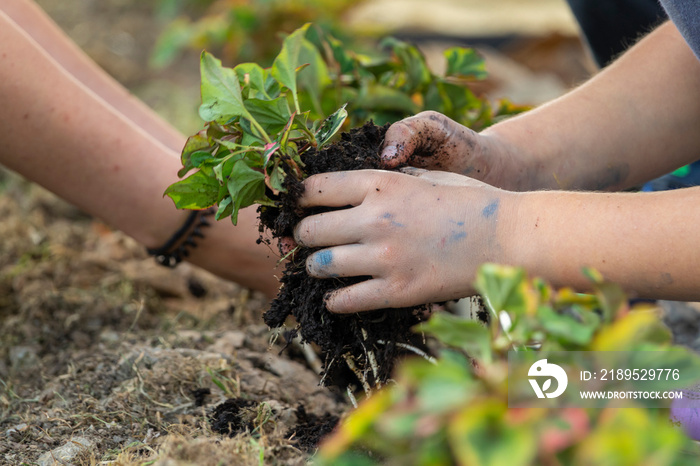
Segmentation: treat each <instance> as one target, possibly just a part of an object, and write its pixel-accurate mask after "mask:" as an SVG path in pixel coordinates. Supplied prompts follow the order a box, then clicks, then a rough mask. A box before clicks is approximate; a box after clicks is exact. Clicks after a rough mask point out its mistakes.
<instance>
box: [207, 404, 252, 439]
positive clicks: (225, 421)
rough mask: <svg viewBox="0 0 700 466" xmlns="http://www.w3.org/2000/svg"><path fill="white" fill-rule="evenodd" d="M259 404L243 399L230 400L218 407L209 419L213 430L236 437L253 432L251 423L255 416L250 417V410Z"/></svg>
mask: <svg viewBox="0 0 700 466" xmlns="http://www.w3.org/2000/svg"><path fill="white" fill-rule="evenodd" d="M257 404H258V403H256V402H255V401H252V400H244V399H242V398H229V399H228V400H226V401H224V402H223V403H221V404H219V405H217V406H216V407H215V408H214V410H213V412H212V414H211V417H210V418H209V423H210V425H211V430H213V431H214V432H216V433H218V434H222V435H229V436H231V437H233V436H234V435H236V434H238V433H241V432H245V431H246V430H248V431H252V430H253V428H254V427H253V423H252V422H251V421H252V419H254V418H255V416H251V415H250V410H251V409H252V408H254V407H255V406H257Z"/></svg>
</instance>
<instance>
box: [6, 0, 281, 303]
mask: <svg viewBox="0 0 700 466" xmlns="http://www.w3.org/2000/svg"><path fill="white" fill-rule="evenodd" d="M0 102H2V103H3V105H2V107H0V127H1V128H2V129H3V131H2V133H0V139H1V142H2V144H1V145H0V163H2V164H3V165H6V166H7V167H8V168H10V169H12V170H14V171H17V172H18V173H20V174H21V175H23V176H25V177H27V178H28V179H30V180H32V181H35V182H37V183H39V184H41V185H42V186H44V187H45V188H47V189H49V190H51V191H53V192H54V193H56V194H58V195H59V196H61V197H63V198H64V199H66V200H67V201H68V202H71V203H73V204H74V205H76V206H78V207H79V208H81V209H83V210H84V211H86V212H88V213H90V214H93V215H95V216H97V217H100V218H101V219H102V220H104V221H105V222H107V223H109V224H110V225H112V226H114V227H116V228H118V229H120V230H122V231H123V232H125V233H126V234H128V235H130V236H132V237H133V238H134V239H136V240H137V241H139V242H140V243H142V244H144V245H145V246H149V247H157V246H160V245H161V244H162V243H163V242H165V240H166V239H167V238H168V237H169V236H170V235H171V234H172V233H173V232H174V231H175V230H177V229H178V227H179V226H180V225H181V224H182V223H183V221H184V219H185V217H186V214H185V213H183V212H179V211H177V210H175V209H174V208H173V205H172V203H171V202H170V200H169V199H165V198H163V191H164V190H165V188H166V187H167V186H168V185H169V184H170V183H172V182H174V181H176V179H177V178H176V173H177V170H178V169H179V168H180V162H179V159H178V157H177V153H176V152H174V151H173V150H172V149H170V148H168V147H166V146H165V145H163V144H162V143H161V142H159V141H158V140H156V139H155V138H153V137H151V136H150V134H148V133H147V132H146V131H144V130H143V129H142V128H140V127H139V125H137V124H136V123H134V122H133V121H132V120H130V119H128V118H126V117H125V116H124V115H123V114H121V113H120V112H118V111H117V110H115V109H114V108H113V107H112V106H110V105H109V104H107V103H106V102H105V101H104V100H102V99H101V98H99V97H98V96H97V95H96V94H95V93H94V92H91V91H89V90H87V89H86V88H85V86H83V85H82V83H81V82H79V81H78V80H76V79H75V78H74V77H73V76H72V75H70V74H69V73H67V72H66V71H65V69H63V68H62V67H61V66H59V65H58V64H57V63H56V62H55V61H54V60H53V59H51V57H49V56H48V55H47V54H46V53H45V52H44V50H43V49H42V48H41V47H39V45H38V44H37V43H36V42H35V41H34V40H32V39H31V37H29V36H28V35H27V34H26V33H24V32H23V31H22V30H21V29H20V28H19V27H18V26H17V25H16V24H15V23H14V22H13V21H12V20H10V19H9V18H8V17H7V16H6V15H5V14H3V13H2V12H0ZM241 214H242V217H241V218H240V219H239V222H240V223H239V226H238V227H236V228H234V227H233V226H232V225H230V223H226V222H218V223H216V224H215V225H214V226H212V227H211V228H210V229H208V230H207V238H206V240H205V241H202V242H201V245H200V247H198V248H197V249H194V250H193V254H192V256H191V257H190V259H189V260H190V262H192V263H194V264H196V265H200V266H202V267H204V268H206V269H208V270H209V271H211V272H214V273H216V274H218V275H221V276H223V277H225V278H228V279H231V280H235V281H237V282H239V283H241V284H243V285H245V286H250V287H253V288H256V289H260V290H263V291H265V292H267V293H269V294H273V293H274V292H275V290H276V280H275V279H274V277H273V275H272V268H273V266H274V261H275V259H274V258H273V257H271V254H270V250H269V249H268V248H267V247H265V246H258V247H256V246H255V240H256V238H257V236H258V233H257V227H256V218H255V217H256V215H255V212H254V211H251V210H250V209H248V210H247V211H246V212H242V213H241Z"/></svg>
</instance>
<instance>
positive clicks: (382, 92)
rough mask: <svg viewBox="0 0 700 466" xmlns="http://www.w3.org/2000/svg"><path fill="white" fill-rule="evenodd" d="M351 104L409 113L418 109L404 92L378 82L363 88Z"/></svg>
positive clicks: (372, 108) (368, 108) (356, 106)
mask: <svg viewBox="0 0 700 466" xmlns="http://www.w3.org/2000/svg"><path fill="white" fill-rule="evenodd" d="M352 104H353V107H354V108H362V109H367V110H395V111H399V112H402V113H407V114H411V115H412V114H414V113H418V112H419V111H420V108H419V107H418V105H416V103H415V102H413V100H411V97H410V96H408V95H407V94H406V93H405V92H401V91H399V90H398V89H393V88H391V87H388V86H382V85H380V84H374V85H370V86H368V87H367V88H366V89H363V90H362V91H361V92H360V94H359V95H358V96H357V99H356V100H355V102H353V103H352Z"/></svg>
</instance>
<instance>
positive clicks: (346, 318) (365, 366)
mask: <svg viewBox="0 0 700 466" xmlns="http://www.w3.org/2000/svg"><path fill="white" fill-rule="evenodd" d="M387 127H388V125H387V126H384V127H378V126H376V125H374V124H373V123H367V124H365V125H364V126H363V127H361V128H357V129H354V130H351V131H350V132H349V133H343V134H342V135H341V140H340V141H339V142H337V143H335V144H332V145H330V146H328V147H326V148H324V149H322V150H321V151H320V152H316V151H315V150H311V151H308V152H306V153H305V154H304V155H303V156H302V161H303V162H304V171H305V172H306V174H307V175H314V174H319V173H327V172H334V171H343V170H361V169H379V168H381V161H380V150H381V147H382V143H383V140H384V134H385V133H386V130H387ZM286 187H287V191H288V192H287V193H286V194H284V195H281V196H280V199H279V203H278V205H279V208H269V207H262V208H261V209H260V220H261V223H262V225H263V226H264V227H265V228H267V229H269V230H270V231H271V232H272V235H273V237H276V238H281V237H290V236H292V232H293V229H294V227H295V226H296V224H297V223H298V222H299V221H300V220H301V219H302V218H304V217H306V216H308V215H313V214H317V213H320V212H323V211H328V210H330V209H307V210H300V209H299V208H298V207H297V200H298V199H299V197H300V196H301V194H302V193H303V189H304V186H303V184H302V183H301V182H300V181H299V180H297V179H295V178H294V177H293V176H288V177H287V179H286ZM316 250H317V249H309V248H300V249H299V250H298V251H297V252H296V253H295V255H294V258H293V259H292V260H290V261H289V262H288V263H287V266H286V269H285V271H284V274H283V276H282V278H281V282H282V288H281V290H280V292H279V294H278V295H277V298H276V299H275V300H274V301H273V302H272V305H271V307H270V309H269V310H268V311H267V312H266V313H265V316H264V318H265V323H266V324H268V325H269V326H270V327H273V328H275V327H280V326H282V325H283V324H284V323H285V321H286V320H287V318H288V317H289V316H290V315H292V316H294V318H295V319H296V321H297V323H298V328H297V329H298V330H297V331H299V332H300V333H301V336H302V339H303V340H304V341H307V342H313V343H316V344H317V345H319V346H320V348H321V351H322V358H323V359H324V363H325V374H324V383H325V384H326V385H336V386H339V387H341V388H345V387H347V386H349V385H356V386H357V387H359V385H358V384H357V378H356V377H355V375H354V374H353V372H352V371H350V370H349V369H348V365H347V363H346V360H347V358H348V357H351V358H352V359H353V360H354V363H355V365H356V366H357V367H358V368H359V369H360V371H361V372H362V373H364V374H366V375H365V376H366V378H367V381H368V382H369V383H370V385H374V384H376V383H377V382H381V383H383V382H385V381H386V380H388V379H389V377H390V375H391V371H392V368H393V363H394V361H395V359H396V357H397V356H398V355H399V354H400V353H402V352H404V350H403V349H402V348H401V347H402V346H403V345H405V344H410V345H413V346H420V339H419V338H418V337H417V335H415V334H413V333H412V332H411V330H410V329H411V327H413V326H414V325H416V324H417V323H419V322H420V321H421V320H423V315H424V311H425V306H420V307H417V308H405V309H383V310H378V311H372V312H363V313H359V314H354V315H338V314H333V313H331V312H329V311H328V309H327V308H326V306H325V304H324V297H325V296H326V294H327V293H329V292H330V291H333V290H336V289H339V288H343V287H345V286H348V285H351V284H354V283H358V282H360V281H362V280H366V279H368V278H369V277H352V278H333V279H327V280H319V279H315V278H312V277H310V276H309V275H308V274H307V273H306V268H305V262H306V258H307V257H309V255H311V254H312V253H313V252H315V251H316ZM397 344H398V345H397ZM371 358H376V362H377V364H376V368H377V369H378V371H377V373H376V374H375V373H374V371H373V370H370V369H371V364H370V359H371Z"/></svg>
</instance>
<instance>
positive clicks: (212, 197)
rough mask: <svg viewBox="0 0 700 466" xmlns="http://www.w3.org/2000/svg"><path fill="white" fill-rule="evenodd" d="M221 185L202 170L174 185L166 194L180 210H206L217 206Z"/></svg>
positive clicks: (169, 187)
mask: <svg viewBox="0 0 700 466" xmlns="http://www.w3.org/2000/svg"><path fill="white" fill-rule="evenodd" d="M218 192H219V183H218V182H217V181H216V179H215V178H212V177H210V176H208V175H206V174H205V173H204V171H202V170H200V171H198V172H195V173H194V174H192V175H190V176H188V177H187V178H185V179H184V180H182V181H178V182H177V183H173V184H171V185H170V186H168V189H166V190H165V194H166V195H167V196H168V197H170V199H172V200H173V202H175V206H176V207H177V208H178V209H194V210H197V209H206V208H207V207H211V206H213V205H214V204H216V201H217V197H218Z"/></svg>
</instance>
